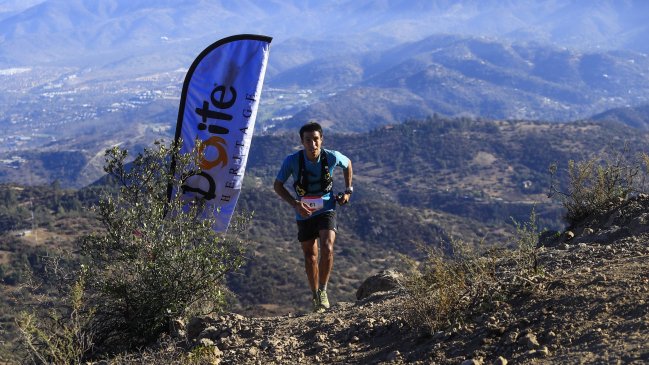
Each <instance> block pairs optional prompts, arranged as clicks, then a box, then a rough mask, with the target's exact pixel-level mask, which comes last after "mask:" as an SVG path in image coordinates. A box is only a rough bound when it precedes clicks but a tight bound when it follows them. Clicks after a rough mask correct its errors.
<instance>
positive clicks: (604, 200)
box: [549, 153, 649, 225]
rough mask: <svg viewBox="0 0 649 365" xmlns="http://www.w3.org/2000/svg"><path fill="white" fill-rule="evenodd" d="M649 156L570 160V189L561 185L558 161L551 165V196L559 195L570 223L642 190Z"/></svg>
mask: <svg viewBox="0 0 649 365" xmlns="http://www.w3.org/2000/svg"><path fill="white" fill-rule="evenodd" d="M648 166H649V157H648V156H647V155H646V154H642V155H640V156H639V158H634V159H633V158H627V157H625V154H624V153H620V154H617V155H615V156H613V157H610V156H603V157H594V158H591V159H588V160H584V161H579V162H575V161H574V160H570V161H569V162H568V169H567V173H568V181H567V187H568V192H567V193H565V192H562V191H560V190H559V188H558V187H557V185H558V184H557V182H556V174H557V165H556V164H553V165H552V166H550V174H551V177H552V186H551V191H550V194H549V196H550V197H553V196H558V197H559V199H560V200H561V202H562V204H563V206H564V208H565V209H566V214H565V216H564V219H565V220H566V222H567V223H568V224H570V225H573V224H575V223H577V222H579V221H580V220H582V219H584V218H585V217H588V216H589V215H591V214H595V213H598V212H600V211H602V210H606V209H608V208H610V206H611V205H614V204H616V203H619V202H620V201H622V200H624V199H626V198H627V197H628V195H629V194H631V193H634V192H638V191H642V190H643V189H644V185H645V179H646V176H647V170H648Z"/></svg>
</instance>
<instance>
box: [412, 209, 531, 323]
mask: <svg viewBox="0 0 649 365" xmlns="http://www.w3.org/2000/svg"><path fill="white" fill-rule="evenodd" d="M514 224H515V225H516V236H515V238H514V242H513V245H514V249H513V250H509V249H504V248H491V249H489V250H486V251H485V252H484V253H482V254H481V253H479V252H478V250H477V249H476V248H475V247H473V246H470V245H468V244H466V243H464V242H462V241H459V240H451V241H450V243H449V249H447V250H446V251H443V250H441V249H438V248H431V247H423V248H422V250H423V252H424V253H425V258H424V260H423V261H422V262H421V263H416V262H414V261H412V260H410V261H409V262H410V264H411V271H410V274H409V275H407V279H406V289H407V291H408V294H409V296H408V299H407V301H406V305H405V314H406V318H407V319H408V322H409V323H410V324H411V325H412V326H413V327H415V328H423V329H424V330H426V331H429V332H431V333H432V332H435V331H439V330H444V329H448V328H459V327H461V326H462V325H463V324H464V323H466V322H468V321H470V320H471V318H472V317H473V316H474V315H477V314H483V313H484V312H486V311H488V310H489V309H490V308H492V307H494V306H495V302H496V301H503V300H505V299H507V298H509V297H511V296H512V295H513V294H514V293H522V292H525V291H527V290H530V289H531V290H534V289H536V288H537V287H538V285H539V278H540V275H541V274H542V270H541V268H540V266H539V264H538V258H537V255H538V252H537V251H538V249H537V248H536V243H537V242H538V238H539V232H538V230H537V225H536V214H535V213H534V210H532V212H531V214H530V220H529V221H528V222H526V223H518V222H516V221H514Z"/></svg>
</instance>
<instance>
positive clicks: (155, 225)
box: [81, 142, 249, 346]
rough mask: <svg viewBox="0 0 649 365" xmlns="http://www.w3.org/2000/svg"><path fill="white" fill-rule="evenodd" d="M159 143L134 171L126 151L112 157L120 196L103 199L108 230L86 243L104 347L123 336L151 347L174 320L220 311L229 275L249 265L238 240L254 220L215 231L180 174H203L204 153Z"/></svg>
mask: <svg viewBox="0 0 649 365" xmlns="http://www.w3.org/2000/svg"><path fill="white" fill-rule="evenodd" d="M156 145H157V147H156V148H152V149H145V150H144V152H142V154H140V155H138V156H137V157H136V158H135V160H134V161H133V162H132V163H131V164H130V166H129V168H127V166H126V164H125V159H126V157H127V152H126V151H125V150H121V149H119V148H117V147H116V148H113V149H111V150H108V151H107V154H106V156H107V164H106V167H105V170H106V172H107V173H108V174H109V175H110V176H111V177H112V178H113V179H114V181H117V182H118V183H119V184H120V185H121V187H120V191H119V193H118V194H117V195H116V196H111V195H106V196H104V197H103V198H102V199H101V201H100V202H99V205H98V206H97V207H96V209H95V210H96V213H97V216H98V219H99V221H100V222H101V224H102V226H103V229H104V231H103V232H102V233H101V234H94V235H90V236H86V237H84V238H83V239H82V240H81V247H82V250H81V251H82V254H83V255H84V256H85V257H87V258H88V259H89V262H88V276H89V280H88V283H89V286H88V290H89V292H90V293H91V296H92V303H93V305H95V306H96V319H95V321H94V322H93V332H94V333H96V339H97V341H98V344H107V345H114V344H121V345H124V342H125V341H124V338H128V341H127V342H129V343H130V344H131V345H133V346H138V345H142V344H146V343H148V342H150V341H152V340H154V339H156V338H157V337H158V336H159V335H160V334H161V333H162V332H163V331H165V330H166V329H167V328H168V323H169V321H170V319H173V318H177V317H180V316H183V315H187V314H188V312H192V313H197V312H212V311H218V310H221V309H222V308H223V306H224V304H225V301H224V300H225V293H226V289H225V286H224V279H225V275H226V274H227V273H229V272H231V271H233V270H236V269H238V268H239V267H240V266H241V265H242V264H243V254H244V245H243V243H242V241H241V240H240V239H239V238H238V237H239V234H240V233H241V232H243V230H245V228H246V226H247V223H248V221H249V217H237V218H235V219H233V221H232V223H231V225H230V230H229V234H228V235H227V236H225V235H223V234H219V233H216V232H214V231H213V229H212V227H213V226H214V223H215V220H214V218H207V219H206V218H203V217H201V214H200V213H201V211H202V210H203V209H204V207H205V204H204V202H201V201H192V202H189V203H188V202H187V201H183V199H182V192H181V190H182V189H181V185H182V183H183V181H182V179H181V176H188V175H189V174H190V173H192V172H195V171H198V170H199V168H198V166H197V162H198V161H199V155H198V152H197V151H199V149H197V150H196V151H194V152H193V153H191V154H186V155H180V154H179V150H178V148H173V147H166V146H164V145H162V144H161V143H158V142H156ZM172 157H173V158H174V161H175V172H173V171H171V168H170V164H169V160H170V158H172ZM170 186H171V187H173V191H174V194H173V196H171V199H169V200H168V199H167V196H168V190H167V189H168V187H170Z"/></svg>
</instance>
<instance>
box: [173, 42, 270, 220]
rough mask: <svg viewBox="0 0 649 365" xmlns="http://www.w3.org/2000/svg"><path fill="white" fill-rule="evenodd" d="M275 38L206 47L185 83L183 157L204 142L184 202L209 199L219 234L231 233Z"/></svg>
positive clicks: (179, 129) (179, 130) (180, 134)
mask: <svg viewBox="0 0 649 365" xmlns="http://www.w3.org/2000/svg"><path fill="white" fill-rule="evenodd" d="M271 40H272V38H270V37H266V36H260V35H250V34H242V35H236V36H232V37H227V38H224V39H221V40H219V41H217V42H215V43H213V44H212V45H210V46H209V47H207V48H206V49H205V50H204V51H203V52H201V54H200V55H199V56H198V57H197V58H196V60H195V61H194V63H192V65H191V67H190V68H189V71H187V75H186V76H185V82H184V84H183V90H182V94H181V97H180V108H179V111H178V123H177V125H176V141H178V139H179V138H182V143H183V145H182V147H181V153H189V152H191V151H192V150H193V149H194V147H195V146H196V142H197V141H201V145H202V156H203V157H202V159H201V160H200V163H199V164H200V167H201V172H200V173H196V174H194V175H191V176H189V177H188V178H186V179H185V180H184V183H183V186H182V190H183V199H204V200H205V201H206V203H207V204H206V209H205V211H204V212H203V215H204V216H205V217H207V216H209V215H214V216H215V217H216V220H217V222H216V225H215V227H214V229H215V230H216V231H225V230H227V228H228V225H229V223H230V219H231V218H232V213H233V212H234V208H235V206H236V204H237V199H238V198H239V193H240V192H241V185H242V182H243V175H244V172H245V169H246V162H247V161H248V151H249V149H250V143H251V141H252V134H253V131H254V128H255V118H256V116H257V108H258V106H259V98H260V96H261V88H262V85H263V83H264V74H265V72H266V65H267V63H268V53H269V49H270V42H271Z"/></svg>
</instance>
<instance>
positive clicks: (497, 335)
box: [167, 197, 649, 364]
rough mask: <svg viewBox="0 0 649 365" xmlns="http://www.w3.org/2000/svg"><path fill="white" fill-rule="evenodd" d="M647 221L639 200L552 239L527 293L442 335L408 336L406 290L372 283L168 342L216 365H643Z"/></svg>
mask: <svg viewBox="0 0 649 365" xmlns="http://www.w3.org/2000/svg"><path fill="white" fill-rule="evenodd" d="M648 217H649V200H648V199H646V198H645V197H641V198H635V199H632V200H629V201H627V202H624V203H623V204H621V205H619V206H617V207H616V208H614V209H611V210H610V211H608V212H603V213H602V214H601V215H599V216H597V217H591V219H590V220H588V221H584V222H582V223H580V224H578V225H575V227H573V229H572V230H571V231H570V232H564V233H562V234H561V235H555V236H554V238H550V239H546V241H545V242H544V246H542V247H540V248H538V250H539V262H540V264H541V265H542V267H543V275H542V277H540V278H539V279H538V280H537V281H536V282H535V283H534V285H532V286H530V289H529V290H523V291H520V292H518V293H515V294H514V295H512V296H511V297H509V298H507V299H506V300H504V301H502V302H497V303H496V305H495V306H494V307H493V308H492V309H491V310H489V311H488V312H485V313H483V314H481V315H479V316H477V317H475V318H472V319H470V320H468V321H466V323H465V324H464V325H462V326H459V327H456V328H454V329H449V330H446V331H439V332H435V333H428V332H426V331H422V330H416V329H413V328H412V326H410V325H409V324H408V322H407V321H406V320H405V313H404V312H403V311H404V310H403V308H404V300H405V295H406V294H405V292H404V291H403V290H402V289H399V288H398V286H394V287H392V288H390V287H381V286H375V287H374V288H373V289H372V288H369V289H368V287H364V289H363V290H361V291H362V292H363V293H362V295H361V297H362V299H361V300H358V301H356V302H354V303H350V302H338V303H335V298H331V300H332V302H334V303H335V304H333V305H332V307H331V309H330V310H329V311H327V312H325V313H321V314H311V313H309V314H299V315H295V314H288V315H285V316H281V317H270V318H247V317H244V316H241V315H237V314H228V315H223V316H214V317H201V318H194V319H192V320H191V321H190V322H189V323H188V324H186V325H185V324H180V323H178V324H177V326H176V327H175V328H174V330H173V331H172V333H173V336H174V338H175V339H176V340H177V341H180V343H185V346H189V347H190V348H191V347H196V346H197V345H198V344H201V345H203V346H204V348H203V349H204V350H203V351H208V353H209V358H211V361H210V362H211V363H220V364H383V363H385V364H507V363H510V364H512V363H513V364H546V363H551V364H645V363H649V341H648V339H649V261H648V259H649V232H647V231H649V225H648V224H647V223H648V222H647V219H648ZM379 278H382V279H385V276H379ZM375 279H376V278H375ZM385 289H391V290H387V291H381V290H385ZM167 343H168V344H169V343H173V341H171V342H167ZM171 346H172V347H173V345H171ZM168 350H169V351H173V350H172V349H168ZM203 354H205V353H204V352H203Z"/></svg>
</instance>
